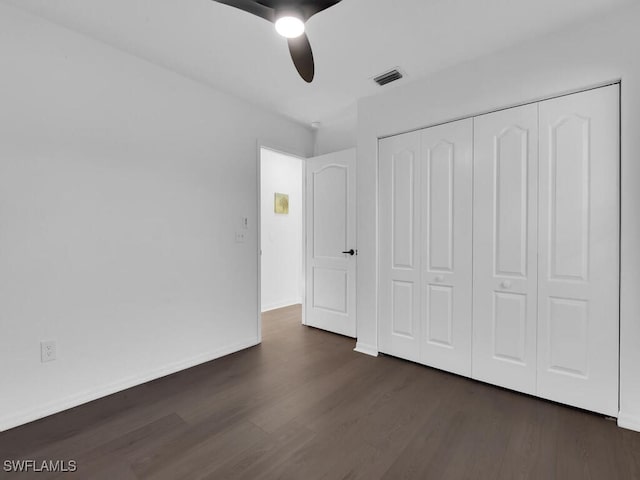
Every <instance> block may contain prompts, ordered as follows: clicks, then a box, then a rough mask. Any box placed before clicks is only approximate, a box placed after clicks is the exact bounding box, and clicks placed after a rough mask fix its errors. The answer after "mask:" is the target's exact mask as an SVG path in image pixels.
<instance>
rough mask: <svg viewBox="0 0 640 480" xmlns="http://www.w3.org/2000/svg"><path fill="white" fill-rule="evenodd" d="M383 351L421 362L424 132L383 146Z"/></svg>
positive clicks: (380, 342)
mask: <svg viewBox="0 0 640 480" xmlns="http://www.w3.org/2000/svg"><path fill="white" fill-rule="evenodd" d="M378 161H379V166H378V168H379V169H378V172H379V179H378V185H379V187H378V195H379V204H378V207H379V213H378V215H379V217H378V218H379V226H378V231H379V247H378V248H379V269H380V270H379V272H380V278H379V282H380V284H379V290H378V295H379V317H378V318H379V327H378V333H379V337H378V348H379V349H380V351H381V352H384V353H388V354H390V355H394V356H397V357H400V358H405V359H407V360H413V361H414V362H417V361H418V360H419V357H420V250H419V245H420V228H419V227H418V226H417V225H418V215H419V208H420V189H419V179H420V133H419V132H411V133H406V134H403V135H397V136H394V137H389V138H385V139H382V140H380V141H379V144H378Z"/></svg>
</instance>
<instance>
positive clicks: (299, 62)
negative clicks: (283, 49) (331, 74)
mask: <svg viewBox="0 0 640 480" xmlns="http://www.w3.org/2000/svg"><path fill="white" fill-rule="evenodd" d="M287 42H288V43H289V53H290V54H291V60H293V64H294V65H295V66H296V70H298V73H299V74H300V76H301V77H302V78H303V79H304V81H305V82H307V83H311V82H312V81H313V76H314V73H315V66H314V63H313V52H312V51H311V44H310V43H309V38H307V34H306V33H303V34H302V35H300V36H299V37H296V38H289V39H288V40H287Z"/></svg>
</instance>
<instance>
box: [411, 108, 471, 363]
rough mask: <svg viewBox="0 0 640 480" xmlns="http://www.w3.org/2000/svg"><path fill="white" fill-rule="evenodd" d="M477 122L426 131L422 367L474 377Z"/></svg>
mask: <svg viewBox="0 0 640 480" xmlns="http://www.w3.org/2000/svg"><path fill="white" fill-rule="evenodd" d="M472 138H473V120H471V119H467V120H461V121H458V122H452V123H448V124H444V125H440V126H437V127H432V128H427V129H425V130H422V133H421V143H422V148H421V151H422V160H421V182H420V185H421V187H420V190H421V199H422V201H421V208H420V228H421V236H420V237H421V238H420V249H421V255H422V261H421V263H422V275H421V284H422V301H421V304H422V312H421V327H422V341H421V346H420V362H422V363H425V364H427V365H430V366H433V367H437V368H441V369H443V370H447V371H450V372H454V373H458V374H461V375H466V376H470V375H471V287H472V274H471V268H472V261H471V254H472V240H471V234H472V189H473V170H472V157H473V155H472V147H473V145H472V143H473V142H472Z"/></svg>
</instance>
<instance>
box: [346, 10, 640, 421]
mask: <svg viewBox="0 0 640 480" xmlns="http://www.w3.org/2000/svg"><path fill="white" fill-rule="evenodd" d="M638 24H640V6H637V5H635V6H633V7H631V8H628V9H625V10H623V11H620V12H617V13H613V14H611V15H608V16H604V17H600V18H598V19H597V20H594V21H592V22H590V23H587V24H584V25H581V26H577V27H574V28H571V29H568V30H565V31H564V32H560V33H557V34H553V35H548V36H546V37H545V38H543V39H541V40H535V41H530V42H527V43H525V44H521V45H519V46H515V47H513V48H510V49H507V50H504V51H501V52H498V53H495V54H493V55H490V56H487V57H484V58H481V59H478V60H474V61H472V62H468V63H465V64H462V65H459V66H457V67H454V68H451V69H448V70H446V71H443V72H441V73H439V74H436V75H433V76H431V77H429V78H426V79H423V80H419V81H416V82H414V83H412V84H407V85H406V86H402V87H398V88H396V89H394V90H391V91H390V92H389V93H387V94H384V95H379V96H376V97H371V98H366V99H363V100H361V101H360V103H359V106H358V140H357V145H358V250H359V256H358V287H357V292H358V305H357V311H358V346H357V349H358V350H361V351H365V352H369V353H373V354H375V353H376V352H377V292H376V285H377V264H376V258H377V252H376V249H377V242H376V234H377V230H376V229H377V227H376V222H377V207H376V205H377V187H376V185H377V143H378V141H377V139H378V138H379V137H383V136H388V135H392V134H395V133H400V132H404V131H407V130H412V129H416V128H420V127H426V126H429V125H434V124H437V123H441V122H444V121H448V120H453V119H457V118H461V117H466V116H470V115H474V114H478V113H482V112H487V111H490V110H493V109H496V108H498V107H507V106H511V105H515V104H518V103H522V102H525V101H533V100H538V99H541V98H544V97H549V96H553V95H557V94H561V93H565V92H570V91H573V90H576V89H581V88H585V87H590V86H594V85H597V84H601V83H603V82H608V81H612V80H619V79H621V80H622V183H621V188H622V213H621V215H622V232H621V233H622V245H621V252H622V258H621V312H620V322H621V326H620V328H621V345H620V348H621V350H620V353H621V358H620V416H619V419H618V421H619V424H620V425H623V426H626V427H630V428H635V429H638V430H640V295H638V292H640V248H638V247H639V246H640V215H639V214H638V207H639V205H640V189H639V188H638V185H640V135H639V134H638V132H640V62H639V61H638V45H640V29H638Z"/></svg>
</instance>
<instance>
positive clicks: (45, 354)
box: [40, 340, 56, 363]
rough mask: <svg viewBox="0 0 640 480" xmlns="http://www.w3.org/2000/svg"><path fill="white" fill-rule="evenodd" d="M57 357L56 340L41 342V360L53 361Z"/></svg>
mask: <svg viewBox="0 0 640 480" xmlns="http://www.w3.org/2000/svg"><path fill="white" fill-rule="evenodd" d="M55 359H56V342H55V341H53V340H49V341H47V342H40V360H41V361H42V363H44V362H52V361H53V360H55Z"/></svg>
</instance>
